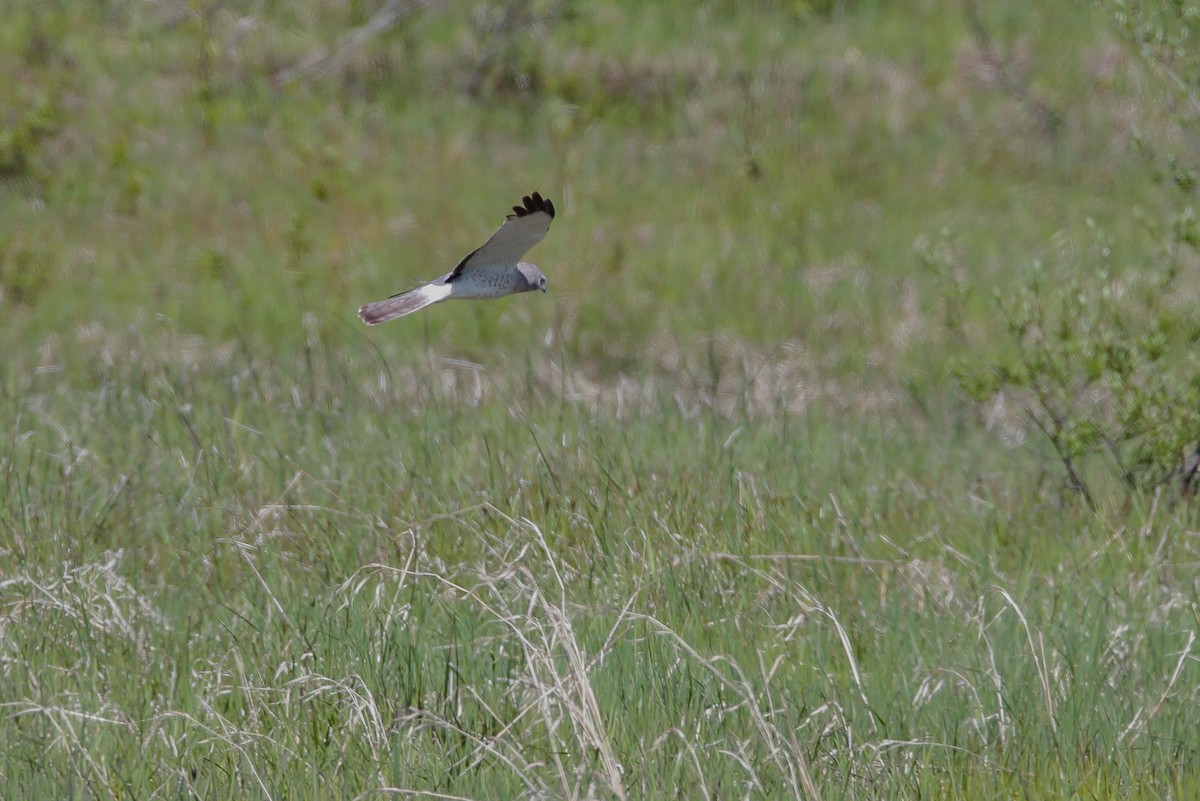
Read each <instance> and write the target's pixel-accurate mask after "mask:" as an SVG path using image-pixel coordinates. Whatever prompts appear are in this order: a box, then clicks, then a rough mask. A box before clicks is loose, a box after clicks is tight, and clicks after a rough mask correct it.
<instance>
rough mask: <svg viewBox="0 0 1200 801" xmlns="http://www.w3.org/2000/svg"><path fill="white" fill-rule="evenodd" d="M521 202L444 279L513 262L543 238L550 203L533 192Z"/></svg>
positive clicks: (551, 211)
mask: <svg viewBox="0 0 1200 801" xmlns="http://www.w3.org/2000/svg"><path fill="white" fill-rule="evenodd" d="M521 203H522V204H524V205H521V206H513V213H512V214H510V215H508V217H506V218H505V220H504V225H501V226H500V227H499V228H497V229H496V233H494V234H492V236H491V238H489V239H488V241H486V242H484V243H483V245H481V246H480V247H478V248H476V249H475V250H473V251H472V252H471V253H468V254H467V255H466V257H464V258H463V260H462V261H460V262H459V263H458V266H457V267H455V268H454V269H453V270H452V271H451V272H450V274H449V275H447V276H446V277H445V279H444V280H445V283H447V284H449V283H452V282H453V281H454V280H455V279H457V278H458V277H459V276H461V275H462V274H463V273H464V272H467V271H469V270H475V269H479V268H487V267H497V266H502V265H503V266H510V265H513V264H516V263H517V262H519V261H520V260H521V257H522V256H524V255H525V253H526V251H528V250H529V249H530V248H531V247H533V246H534V245H536V244H537V243H538V242H541V241H542V239H544V238H545V236H546V232H547V231H549V230H550V221H551V220H553V219H554V204H553V203H551V202H550V200H549V199H547V198H543V197H542V196H541V195H539V194H538V193H537V192H534V193H533V194H531V195H526V196H525V197H523V198H521Z"/></svg>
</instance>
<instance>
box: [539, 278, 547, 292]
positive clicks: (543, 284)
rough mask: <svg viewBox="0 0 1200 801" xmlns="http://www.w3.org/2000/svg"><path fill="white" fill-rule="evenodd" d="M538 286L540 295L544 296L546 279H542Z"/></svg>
mask: <svg viewBox="0 0 1200 801" xmlns="http://www.w3.org/2000/svg"><path fill="white" fill-rule="evenodd" d="M539 286H541V288H542V294H543V295H544V294H546V279H545V278H543V279H542V280H541V281H540V282H539Z"/></svg>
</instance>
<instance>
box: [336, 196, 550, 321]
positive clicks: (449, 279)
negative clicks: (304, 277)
mask: <svg viewBox="0 0 1200 801" xmlns="http://www.w3.org/2000/svg"><path fill="white" fill-rule="evenodd" d="M521 203H522V205H520V206H513V213H512V214H510V215H508V217H506V218H505V220H504V224H503V225H501V226H500V227H499V228H497V229H496V233H494V234H492V236H491V238H489V239H488V241H486V242H484V243H483V244H482V245H481V246H480V247H478V248H476V249H475V250H473V251H472V252H470V253H468V254H467V255H466V256H465V257H463V260H462V261H460V262H459V263H458V266H457V267H455V268H454V269H453V270H451V271H450V272H448V273H446V274H445V275H443V276H442V277H441V278H437V279H435V280H433V281H430V282H429V283H427V284H422V285H421V286H419V287H417V288H416V289H410V290H409V291H407V292H401V293H399V294H396V295H392V296H391V297H390V298H388V299H387V300H380V301H376V302H375V303H368V304H367V305H365V306H363V307H361V308H360V309H359V310H358V316H359V317H361V318H362V321H363V322H364V323H366V324H367V325H379V324H380V323H385V322H387V321H388V320H392V319H394V318H396V317H403V316H404V315H406V314H412V313H413V312H415V311H418V310H419V309H423V308H425V307H426V306H431V305H433V304H434V303H440V302H442V301H443V300H454V299H462V300H476V299H481V298H500V297H504V296H505V295H515V294H517V293H518V292H531V291H533V290H535V289H540V290H542V291H543V292H545V291H546V276H544V275H542V271H541V270H539V269H538V268H537V267H534V266H533V265H532V264H530V263H529V262H527V261H521V257H522V256H524V255H525V252H526V251H527V250H529V249H530V248H531V247H533V246H534V245H536V244H537V243H538V242H541V241H542V239H543V238H544V237H545V236H546V231H548V230H550V221H551V220H553V219H554V204H553V203H551V202H550V200H549V199H548V198H543V197H542V196H541V195H539V194H538V193H537V192H534V193H533V194H531V195H526V196H525V197H523V198H521Z"/></svg>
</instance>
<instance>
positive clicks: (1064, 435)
mask: <svg viewBox="0 0 1200 801" xmlns="http://www.w3.org/2000/svg"><path fill="white" fill-rule="evenodd" d="M1110 5H1111V10H1112V14H1113V17H1114V20H1115V22H1116V25H1117V27H1118V30H1119V31H1120V32H1121V33H1122V34H1123V35H1124V36H1125V37H1127V38H1128V39H1130V40H1131V41H1132V42H1133V43H1134V44H1136V45H1137V46H1138V47H1139V50H1140V52H1142V53H1143V54H1144V55H1146V56H1147V58H1148V60H1149V61H1150V62H1151V64H1152V65H1153V66H1154V67H1155V68H1156V69H1159V70H1161V71H1162V73H1163V77H1164V79H1165V82H1166V84H1167V85H1168V87H1169V88H1170V89H1172V90H1173V91H1175V92H1178V93H1179V94H1180V95H1181V99H1182V100H1184V101H1185V102H1186V101H1189V100H1190V101H1191V102H1192V103H1193V104H1195V101H1196V95H1195V90H1196V88H1197V87H1198V86H1200V58H1198V57H1196V53H1197V52H1200V51H1197V50H1196V48H1195V47H1194V44H1195V40H1196V36H1197V34H1198V33H1200V6H1195V5H1191V4H1187V3H1182V2H1166V3H1159V2H1146V3H1129V2H1123V1H1118V2H1115V3H1112V4H1110ZM1197 112H1200V105H1193V107H1192V108H1191V109H1190V110H1189V111H1185V112H1184V113H1183V114H1182V115H1179V116H1177V117H1175V118H1174V119H1173V122H1174V124H1176V125H1180V126H1182V129H1183V130H1184V131H1185V132H1187V133H1188V134H1189V135H1191V136H1193V137H1195V136H1196V132H1197V131H1200V126H1197V125H1196V123H1197V122H1198V121H1200V116H1198V115H1197ZM1194 141H1200V138H1196V139H1195V140H1194ZM1135 148H1136V150H1137V151H1138V152H1140V153H1142V154H1143V155H1144V156H1146V162H1145V167H1144V168H1145V169H1146V170H1147V171H1148V172H1150V173H1151V174H1152V175H1153V176H1154V177H1155V178H1156V179H1159V180H1163V179H1164V178H1165V180H1167V181H1168V182H1169V184H1170V185H1171V186H1172V187H1173V189H1174V190H1175V192H1176V194H1175V195H1174V196H1173V199H1175V200H1176V203H1177V206H1176V210H1174V211H1171V212H1169V213H1168V214H1167V224H1166V225H1163V224H1155V223H1154V222H1153V221H1151V222H1150V223H1149V227H1150V228H1151V230H1152V231H1154V232H1156V233H1157V235H1158V237H1159V238H1160V241H1162V244H1157V245H1153V246H1148V247H1147V248H1146V252H1145V253H1144V254H1143V255H1142V256H1141V258H1140V259H1139V260H1138V262H1137V263H1135V264H1134V265H1133V266H1131V267H1128V268H1125V269H1121V270H1118V269H1117V268H1116V266H1115V263H1114V255H1113V239H1112V237H1111V235H1110V234H1109V233H1107V232H1106V231H1104V230H1103V228H1102V227H1100V226H1098V225H1097V224H1096V222H1095V221H1094V220H1092V219H1090V218H1089V219H1088V220H1087V226H1088V230H1089V233H1090V235H1091V237H1092V243H1091V247H1090V249H1089V250H1088V252H1087V256H1086V257H1085V258H1084V259H1083V262H1082V263H1081V264H1078V265H1071V264H1066V263H1064V264H1056V265H1054V266H1053V269H1051V268H1049V267H1047V266H1046V265H1045V264H1043V263H1037V264H1035V266H1034V269H1032V270H1031V271H1030V272H1029V276H1028V278H1027V280H1026V281H1025V282H1024V283H1023V284H1022V285H1020V286H1018V287H1017V288H1016V289H1015V291H1005V292H1003V293H996V295H997V296H996V301H997V308H998V309H999V311H1000V313H1001V315H1002V318H1003V320H1004V333H1005V334H1006V335H1007V346H1006V347H995V346H992V347H988V348H986V349H984V348H982V347H980V346H979V345H978V344H976V345H975V351H976V354H977V355H976V357H973V358H968V359H960V360H959V361H958V362H957V363H956V365H955V369H954V372H955V375H956V377H957V379H958V381H959V383H960V385H961V386H962V387H964V388H965V389H966V390H967V391H968V392H969V393H970V394H971V395H972V396H973V397H974V398H975V399H976V400H977V401H979V402H981V403H982V402H994V401H995V400H996V398H997V397H1000V396H1008V397H1010V398H1012V399H1015V401H1016V403H1018V404H1020V406H1021V408H1022V409H1023V411H1024V416H1025V418H1026V419H1027V421H1028V423H1030V424H1031V425H1032V426H1033V427H1034V428H1035V429H1036V430H1037V431H1038V432H1040V433H1041V435H1042V436H1044V438H1045V440H1046V442H1047V443H1048V444H1049V446H1050V448H1051V450H1052V452H1053V454H1054V456H1055V458H1056V459H1057V461H1058V463H1059V464H1060V465H1061V467H1062V469H1063V472H1064V473H1065V476H1066V480H1067V484H1068V486H1070V487H1071V488H1072V489H1074V490H1077V491H1078V492H1079V493H1080V495H1081V496H1082V497H1083V498H1085V499H1086V500H1087V502H1088V504H1089V505H1091V506H1093V507H1094V506H1095V505H1096V495H1097V493H1096V492H1095V490H1094V488H1093V487H1092V486H1091V483H1092V479H1091V478H1089V476H1091V475H1094V473H1093V469H1092V468H1093V463H1095V462H1102V463H1104V464H1105V465H1107V468H1108V471H1107V472H1108V474H1109V475H1110V476H1112V477H1115V478H1116V479H1118V480H1119V482H1120V484H1121V485H1122V486H1123V487H1124V488H1125V490H1126V492H1127V493H1129V494H1141V493H1150V492H1153V491H1154V490H1156V489H1158V488H1160V487H1162V486H1163V485H1164V484H1165V483H1166V482H1168V481H1169V480H1171V479H1175V480H1176V486H1175V487H1174V491H1175V492H1176V493H1179V492H1182V493H1184V494H1189V493H1190V491H1191V486H1190V482H1191V479H1192V475H1191V474H1192V473H1193V472H1194V470H1195V467H1194V464H1195V462H1196V460H1197V459H1198V458H1200V362H1198V361H1197V359H1196V357H1195V355H1194V354H1195V352H1196V350H1195V346H1196V344H1197V342H1200V318H1198V317H1197V315H1196V314H1195V311H1194V309H1193V307H1192V304H1190V303H1188V302H1187V301H1186V299H1182V302H1181V295H1180V287H1179V282H1178V279H1179V275H1180V273H1181V271H1182V270H1185V269H1187V268H1188V267H1189V266H1191V265H1193V264H1194V263H1195V256H1196V255H1197V246H1198V245H1200V228H1198V227H1197V220H1196V213H1195V210H1194V209H1193V207H1192V205H1191V204H1190V202H1188V198H1189V196H1190V195H1192V193H1193V192H1194V191H1195V188H1196V174H1197V172H1196V168H1195V167H1194V166H1193V165H1191V163H1190V162H1188V161H1185V160H1184V159H1181V158H1179V157H1177V156H1175V155H1170V156H1168V157H1167V158H1166V159H1164V160H1160V159H1159V158H1158V156H1157V155H1156V150H1155V148H1154V147H1153V146H1151V145H1149V144H1148V143H1147V142H1146V141H1145V140H1143V139H1140V138H1139V139H1136V140H1135ZM1160 161H1165V168H1160V167H1159V166H1158V163H1159V162H1160ZM1163 240H1165V241H1163ZM922 256H923V258H924V260H925V261H926V263H927V264H930V265H932V266H934V267H935V268H936V271H937V272H938V273H939V274H940V275H941V276H942V277H943V279H948V280H947V281H946V283H947V285H948V286H950V287H951V291H950V293H949V295H948V300H949V303H948V309H949V312H948V322H949V323H950V325H951V328H952V330H954V331H956V333H959V334H964V333H966V331H965V324H964V320H963V313H962V307H963V304H964V299H963V297H964V295H965V294H967V293H969V292H970V288H969V287H967V286H966V285H965V281H964V280H963V279H961V278H959V277H958V276H956V275H955V273H954V269H953V267H954V265H953V259H952V258H951V257H949V256H948V255H947V250H946V246H944V245H943V246H942V247H940V248H939V247H930V246H928V245H926V246H925V247H924V249H923V252H922Z"/></svg>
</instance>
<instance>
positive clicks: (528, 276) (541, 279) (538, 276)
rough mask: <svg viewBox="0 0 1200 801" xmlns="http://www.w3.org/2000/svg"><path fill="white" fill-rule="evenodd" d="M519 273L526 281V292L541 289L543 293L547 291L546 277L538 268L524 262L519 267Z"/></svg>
mask: <svg viewBox="0 0 1200 801" xmlns="http://www.w3.org/2000/svg"><path fill="white" fill-rule="evenodd" d="M517 271H518V272H520V273H521V277H522V278H524V279H525V291H526V292H532V291H533V290H535V289H540V290H542V291H543V292H545V291H546V276H545V275H543V274H542V271H541V270H539V269H538V268H537V267H535V266H533V265H532V264H530V263H529V262H527V261H523V262H521V263H520V264H518V265H517Z"/></svg>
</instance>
